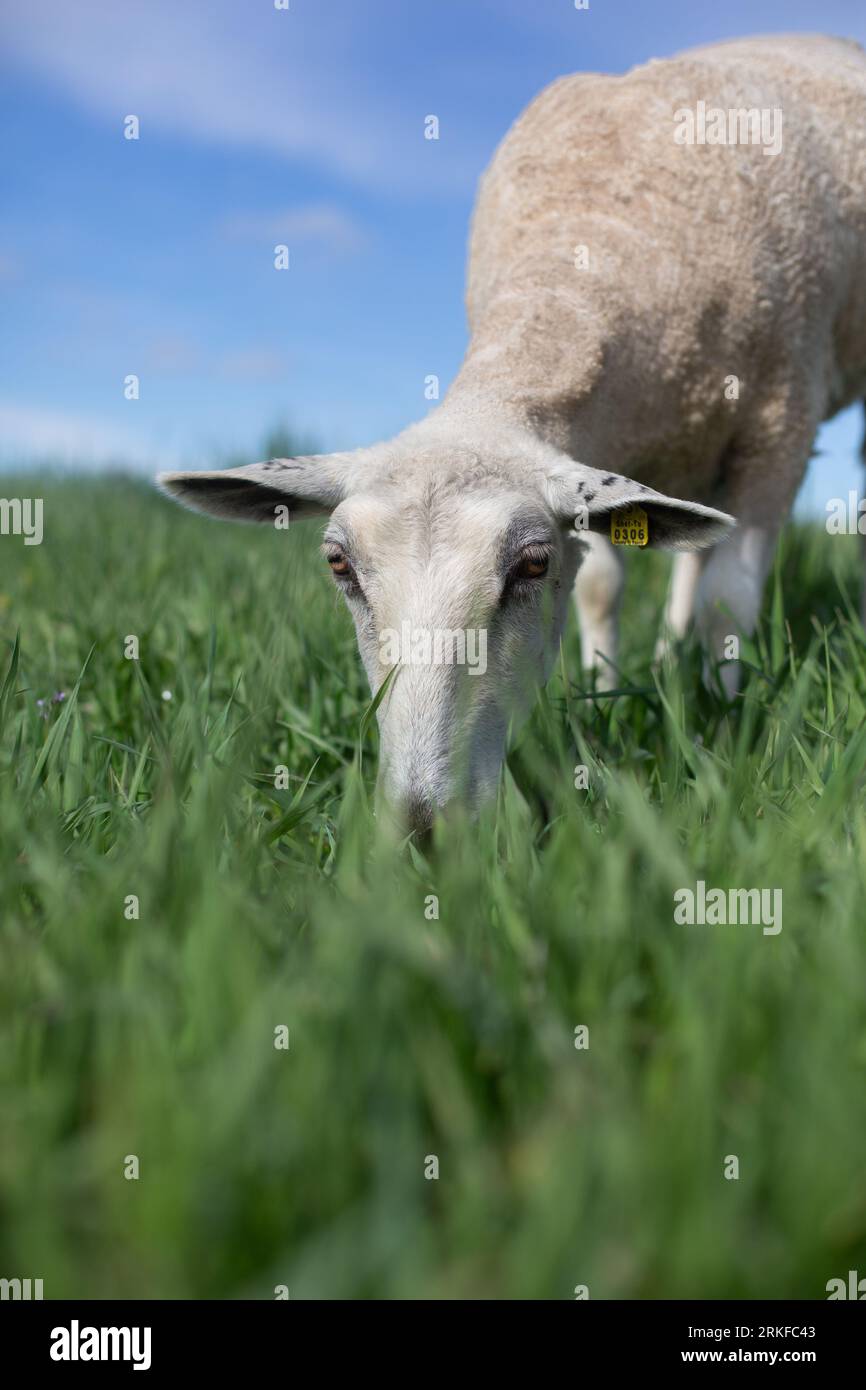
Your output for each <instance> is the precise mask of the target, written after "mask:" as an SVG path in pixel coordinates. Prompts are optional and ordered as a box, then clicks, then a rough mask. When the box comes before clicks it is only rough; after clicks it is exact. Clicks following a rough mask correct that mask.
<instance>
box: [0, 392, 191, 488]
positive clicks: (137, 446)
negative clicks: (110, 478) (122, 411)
mask: <svg viewBox="0 0 866 1390" xmlns="http://www.w3.org/2000/svg"><path fill="white" fill-rule="evenodd" d="M0 461H2V464H3V466H4V467H7V468H16V467H19V466H21V465H25V464H32V463H46V464H53V465H57V466H59V467H63V466H68V465H70V464H75V465H76V466H83V467H88V468H103V467H106V466H107V465H120V466H129V467H133V468H141V469H149V470H151V471H154V472H155V471H156V470H157V469H159V468H164V467H176V466H177V462H176V459H175V458H174V456H173V455H172V454H170V453H169V452H167V451H166V450H165V449H163V448H156V449H154V448H151V447H149V446H148V444H147V443H146V441H145V440H143V439H142V438H141V437H140V436H138V435H136V434H135V433H134V432H132V431H129V430H126V429H123V428H120V427H118V426H116V425H114V424H112V423H111V422H109V421H106V420H103V419H98V418H95V417H93V416H86V415H78V414H75V413H70V412H66V411H61V410H42V409H38V408H31V407H28V406H20V405H16V404H13V403H11V402H6V401H2V400H0Z"/></svg>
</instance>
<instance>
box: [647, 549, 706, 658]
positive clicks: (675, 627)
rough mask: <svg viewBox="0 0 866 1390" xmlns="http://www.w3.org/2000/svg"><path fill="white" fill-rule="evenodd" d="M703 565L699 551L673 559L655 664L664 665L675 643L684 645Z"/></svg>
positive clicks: (685, 553)
mask: <svg viewBox="0 0 866 1390" xmlns="http://www.w3.org/2000/svg"><path fill="white" fill-rule="evenodd" d="M701 561H702V555H701V553H700V552H699V551H696V550H686V551H683V552H682V554H680V555H675V556H674V565H673V570H672V571H671V582H670V586H669V588H668V596H667V602H666V603H665V611H664V617H663V618H662V626H661V632H660V633H659V639H658V641H657V643H656V650H655V656H656V661H663V660H664V659H665V657H667V656H668V655H670V653H671V652H672V650H673V646H674V643H675V642H679V641H681V639H682V638H683V637H685V635H686V633H687V632H688V630H689V624H690V623H691V621H692V618H693V617H694V612H695V594H696V592H697V587H698V580H699V579H700V575H701Z"/></svg>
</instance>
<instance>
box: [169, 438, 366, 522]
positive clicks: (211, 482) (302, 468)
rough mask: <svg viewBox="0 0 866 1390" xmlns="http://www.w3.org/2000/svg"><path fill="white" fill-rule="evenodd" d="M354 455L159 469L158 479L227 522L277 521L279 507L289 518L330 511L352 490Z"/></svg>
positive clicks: (191, 504)
mask: <svg viewBox="0 0 866 1390" xmlns="http://www.w3.org/2000/svg"><path fill="white" fill-rule="evenodd" d="M354 467H355V460H354V456H353V455H352V454H312V455H310V456H309V457H307V458H296V459H270V460H269V461H268V462H267V463H252V464H248V465H247V466H245V467H243V468H222V469H219V470H217V471H216V472H213V473H160V474H159V476H158V477H157V482H158V483H159V486H160V487H161V488H162V490H163V491H164V492H166V493H168V495H169V496H170V497H173V498H174V499H175V500H176V501H178V502H181V503H183V505H184V506H186V507H191V508H192V509H193V510H194V511H197V512H206V513H207V514H208V515H210V516H218V517H222V518H223V519H226V520H229V521H263V522H271V523H273V521H274V517H275V515H279V514H278V513H276V511H275V509H276V508H277V507H280V506H282V507H288V509H289V519H290V520H291V519H294V518H295V517H306V516H323V515H326V514H327V513H328V512H332V511H333V510H334V508H335V507H336V506H337V504H338V503H339V502H342V500H343V498H344V497H345V496H346V495H347V493H348V492H349V491H350V478H351V475H352V472H353V470H354Z"/></svg>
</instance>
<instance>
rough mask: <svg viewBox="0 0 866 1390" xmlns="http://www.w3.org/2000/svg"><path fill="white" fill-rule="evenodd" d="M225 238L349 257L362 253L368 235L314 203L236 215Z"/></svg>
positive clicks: (225, 227) (226, 225) (338, 212)
mask: <svg viewBox="0 0 866 1390" xmlns="http://www.w3.org/2000/svg"><path fill="white" fill-rule="evenodd" d="M221 230H222V232H223V235H224V236H227V237H230V238H232V239H235V240H244V241H247V240H250V241H256V240H261V241H273V242H274V243H278V242H285V244H286V245H287V246H289V248H291V246H292V243H293V242H294V243H297V242H302V243H304V244H306V245H313V246H314V247H316V248H317V249H319V250H327V251H332V252H340V253H349V252H354V251H359V250H361V249H362V248H363V247H364V246H365V245H366V243H367V234H366V232H365V230H364V228H363V227H362V226H361V225H360V223H359V222H358V221H357V220H356V219H355V218H353V217H351V216H350V215H349V213H347V212H345V211H344V210H343V209H342V208H340V207H337V206H335V205H333V204H330V203H311V204H308V205H307V206H304V207H294V208H284V209H282V210H281V211H278V212H250V213H236V214H233V215H232V216H231V217H227V218H226V219H225V220H224V222H223V223H222V227H221Z"/></svg>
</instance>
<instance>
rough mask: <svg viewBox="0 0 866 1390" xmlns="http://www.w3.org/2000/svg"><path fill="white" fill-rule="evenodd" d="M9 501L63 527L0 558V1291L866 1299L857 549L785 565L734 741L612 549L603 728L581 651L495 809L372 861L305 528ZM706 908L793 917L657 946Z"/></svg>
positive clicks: (138, 494) (347, 707)
mask: <svg viewBox="0 0 866 1390" xmlns="http://www.w3.org/2000/svg"><path fill="white" fill-rule="evenodd" d="M0 490H2V492H3V495H4V496H15V495H24V496H42V497H44V499H45V540H44V543H43V544H42V545H41V546H40V547H25V546H24V545H23V541H22V540H21V538H16V537H11V536H10V537H3V538H2V539H0V638H2V650H0V686H2V692H3V693H2V698H0V884H2V912H0V1112H2V1126H0V1275H2V1276H4V1277H13V1276H16V1277H22V1278H23V1277H33V1278H37V1277H41V1278H43V1279H44V1288H45V1296H46V1298H52V1297H74V1296H78V1297H87V1298H100V1297H109V1296H113V1297H121V1298H127V1297H145V1298H171V1297H173V1298H191V1297H205V1298H273V1297H274V1291H275V1288H276V1287H277V1286H278V1285H285V1286H287V1287H288V1289H289V1292H290V1296H291V1297H292V1298H293V1299H298V1298H310V1297H334V1298H417V1297H429V1298H463V1297H465V1298H484V1299H498V1298H554V1299H570V1298H573V1297H574V1290H575V1287H576V1286H577V1285H586V1286H588V1289H589V1294H590V1297H591V1298H593V1299H596V1298H615V1297H625V1298H678V1297H679V1298H704V1297H723V1298H765V1297H768V1298H781V1297H786V1296H794V1297H803V1298H824V1297H826V1294H825V1285H826V1283H827V1281H828V1280H829V1279H830V1278H833V1277H836V1276H845V1275H846V1273H847V1271H848V1270H849V1269H850V1268H857V1269H859V1271H860V1274H861V1275H866V908H864V904H866V812H864V771H866V645H864V639H863V633H862V629H861V628H860V626H859V623H858V622H857V620H856V618H855V617H854V616H853V614H854V609H855V608H856V591H857V586H858V563H857V562H858V553H857V552H858V544H857V541H856V539H848V538H830V537H828V536H826V535H825V534H824V533H823V532H822V531H821V530H820V529H817V528H816V529H815V530H803V529H801V530H797V531H792V532H789V533H788V534H787V535H786V537H785V541H784V544H783V547H782V550H781V552H780V561H779V564H778V567H777V571H776V573H775V575H774V576H773V578H772V580H771V582H770V585H769V588H768V596H767V605H766V612H765V617H764V620H763V624H762V628H761V633H760V635H759V639H758V641H757V643H756V646H755V648H754V650H752V651H750V652H749V654H748V657H749V663H750V675H749V679H748V682H747V685H746V689H745V693H744V696H743V698H742V699H741V700H740V701H738V702H737V704H736V706H735V707H734V708H733V709H732V710H729V709H727V708H726V707H725V706H724V704H723V703H722V701H721V700H720V699H717V698H715V697H712V696H711V695H709V694H708V693H707V692H706V691H704V690H703V688H702V687H701V685H700V682H699V677H698V670H699V663H698V659H697V656H696V654H695V652H694V651H693V650H691V649H687V650H686V651H685V652H684V654H683V659H682V661H681V662H680V663H679V665H678V667H677V668H676V669H675V670H668V671H667V672H666V673H664V674H663V676H662V677H661V678H660V683H659V682H658V681H657V680H656V679H654V677H653V675H652V672H651V669H650V655H651V651H652V645H653V641H654V636H655V626H656V622H657V616H658V611H659V608H660V603H661V596H662V592H663V587H664V582H665V577H666V573H667V567H668V560H667V557H665V556H663V555H655V554H654V555H641V556H636V557H634V559H633V560H632V562H631V566H630V579H629V593H628V596H627V602H626V611H625V640H624V647H623V649H624V653H625V669H624V673H623V682H622V686H623V689H624V690H625V691H626V693H623V694H621V695H619V696H618V697H616V698H611V697H602V696H598V697H596V698H593V697H592V693H591V691H590V690H589V689H588V688H587V686H586V684H585V682H584V681H583V678H582V677H581V672H580V669H579V661H578V655H577V634H576V630H575V628H574V627H573V626H570V627H569V630H568V633H567V637H566V641H565V644H564V649H563V654H562V662H561V667H560V669H559V671H558V672H557V674H556V676H555V678H554V679H553V681H552V682H551V684H550V685H549V687H548V688H547V690H546V691H545V692H544V693H543V694H541V695H540V696H539V699H538V702H537V705H536V708H535V710H534V713H533V716H532V719H531V721H530V722H529V724H528V725H527V726H526V727H525V728H524V729H523V730H522V731H521V732H520V733H519V735H518V736H517V737H516V739H515V740H514V743H513V747H512V750H511V753H510V755H509V760H508V766H507V770H506V773H505V776H504V780H503V786H502V790H501V794H500V798H499V802H498V805H497V806H496V807H495V809H492V810H491V812H490V813H489V814H488V815H486V816H485V817H484V818H483V819H482V821H481V823H480V824H478V825H476V826H469V825H467V824H463V823H460V822H459V821H457V822H455V823H454V824H449V825H448V826H447V827H440V828H439V830H438V831H437V835H436V838H435V841H434V843H433V845H432V847H431V848H429V850H426V851H425V853H424V854H423V855H422V853H421V852H419V851H418V850H417V849H415V848H414V847H409V848H406V849H403V850H402V851H400V850H395V849H394V847H393V846H392V845H391V846H389V845H388V844H386V843H383V842H382V840H381V837H377V834H376V822H375V819H374V817H373V814H372V798H371V795H370V794H371V789H372V786H373V782H374V778H375V763H376V733H375V719H369V718H367V719H365V717H364V716H365V711H366V710H367V708H368V703H369V693H368V691H367V689H366V687H365V684H364V681H363V677H362V672H361V668H360V663H359V661H358V659H357V657H356V653H355V643H354V634H353V632H352V629H351V625H350V622H349V619H348V616H347V615H346V613H345V612H344V611H343V610H342V608H341V606H340V603H339V600H338V599H337V597H336V596H335V595H334V594H333V592H332V586H331V584H330V582H329V579H328V576H327V574H326V573H325V572H324V571H325V566H324V564H323V562H322V561H321V559H320V558H319V556H318V553H317V531H316V527H315V526H311V527H306V528H305V527H303V526H298V527H297V528H296V529H293V530H292V531H290V532H289V533H275V532H271V531H270V530H269V529H267V528H262V529H261V530H252V529H250V528H244V527H237V528H233V527H230V526H220V525H219V524H217V523H215V522H208V521H206V520H204V519H202V518H198V517H195V516H192V515H190V514H186V513H184V512H182V511H180V510H179V509H175V508H172V507H171V505H170V504H169V503H168V502H166V501H164V500H163V499H161V498H159V497H157V496H156V495H155V494H153V493H152V492H151V491H150V490H149V488H148V487H147V486H146V485H139V484H135V483H133V482H130V481H124V480H123V479H121V478H118V479H115V480H111V479H90V480H75V479H66V480H51V479H46V480H45V481H44V482H39V483H38V484H37V483H36V481H35V480H34V479H33V478H32V477H31V478H28V479H26V480H24V481H23V482H21V481H18V482H16V481H14V480H9V479H4V480H3V483H2V488H0ZM16 633H20V648H16V647H15V640H16ZM129 635H135V636H137V637H138V640H139V653H140V660H138V661H134V660H127V659H126V658H125V656H124V640H125V638H126V637H127V636H129ZM7 673H8V674H7ZM4 677H5V685H3V680H4ZM60 692H63V694H64V696H65V698H64V699H62V700H57V699H54V698H53V697H54V696H55V695H56V694H58V693H60ZM163 692H167V693H169V694H170V697H171V698H170V699H169V698H164V695H163ZM39 700H43V701H47V703H45V704H43V705H41V706H40V705H38V703H37V701H39ZM576 764H584V765H586V766H587V767H588V769H589V782H590V785H589V789H588V790H577V789H575V786H574V780H575V779H574V773H573V770H574V767H575V765H576ZM279 765H284V766H285V767H287V768H288V770H289V774H290V778H291V780H290V785H289V789H288V790H283V791H280V790H276V789H275V787H274V770H275V768H276V767H277V766H279ZM699 879H703V880H704V881H705V882H706V883H707V884H708V885H712V886H718V887H722V888H727V887H745V888H749V887H766V888H781V889H782V891H783V903H784V918H783V929H782V931H781V932H780V933H779V934H778V935H775V936H770V935H764V934H763V932H762V931H761V928H760V926H748V925H740V926H703V927H701V926H678V925H676V924H675V923H674V920H673V894H674V892H675V890H676V889H677V888H680V887H688V886H692V887H694V885H695V883H696V881H697V880H699ZM433 894H435V895H436V896H437V898H438V902H439V916H438V920H428V916H426V915H425V904H426V903H428V902H429V898H430V895H433ZM132 896H134V897H135V898H137V899H138V903H139V916H138V918H137V920H136V919H135V918H134V917H130V916H129V915H127V914H129V913H130V912H132V911H133V908H131V907H130V906H129V905H128V900H129V899H130V897H132ZM426 911H427V913H428V914H429V913H430V912H431V911H432V909H431V908H430V907H429V906H428V907H427V908H426ZM281 1025H284V1026H285V1027H287V1028H288V1030H289V1047H288V1049H285V1048H277V1047H275V1029H278V1028H279V1027H280V1026H281ZM581 1025H584V1026H586V1027H587V1028H588V1030H589V1046H588V1048H577V1047H576V1046H575V1029H576V1028H579V1027H580V1026H581ZM578 1036H580V1035H578ZM131 1155H135V1156H136V1157H137V1159H138V1163H139V1176H138V1179H137V1180H133V1179H128V1178H126V1177H125V1176H124V1171H125V1167H126V1168H127V1169H128V1170H130V1164H129V1163H128V1159H129V1156H131ZM731 1155H735V1156H736V1157H737V1158H738V1160H739V1178H738V1180H729V1179H727V1178H726V1177H725V1165H726V1159H727V1158H728V1156H731ZM433 1156H435V1158H437V1159H438V1169H439V1176H438V1179H436V1180H434V1179H428V1178H427V1177H425V1168H426V1169H427V1171H428V1172H429V1171H431V1169H432V1166H433V1165H432V1164H431V1162H430V1159H431V1157H433Z"/></svg>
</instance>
